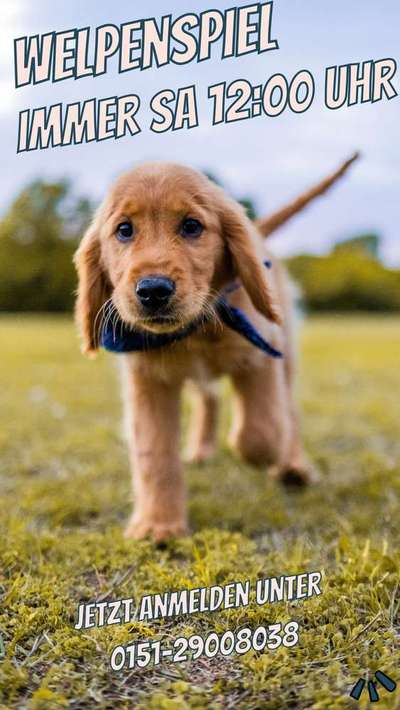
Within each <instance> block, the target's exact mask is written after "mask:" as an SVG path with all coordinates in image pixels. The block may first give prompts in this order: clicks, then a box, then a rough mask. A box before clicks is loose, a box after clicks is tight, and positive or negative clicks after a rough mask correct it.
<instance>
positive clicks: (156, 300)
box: [136, 276, 176, 315]
mask: <svg viewBox="0 0 400 710" xmlns="http://www.w3.org/2000/svg"><path fill="white" fill-rule="evenodd" d="M175 290H176V286H175V282H174V281H172V279H169V278H167V277H166V276H147V277H146V278H143V279H140V280H139V281H138V282H137V284H136V298H137V300H138V301H139V303H140V305H141V306H142V308H143V310H144V311H145V312H146V313H148V314H149V315H151V314H155V313H160V312H162V311H165V310H166V308H167V306H168V305H169V303H170V301H171V298H172V296H173V295H174V293H175Z"/></svg>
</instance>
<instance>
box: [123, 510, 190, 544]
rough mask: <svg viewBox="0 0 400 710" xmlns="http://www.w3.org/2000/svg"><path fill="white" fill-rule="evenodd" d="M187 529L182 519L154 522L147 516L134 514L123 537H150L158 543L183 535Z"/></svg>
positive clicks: (136, 538) (135, 538) (134, 538)
mask: <svg viewBox="0 0 400 710" xmlns="http://www.w3.org/2000/svg"><path fill="white" fill-rule="evenodd" d="M187 531H188V530H187V525H186V522H185V521H184V520H181V521H166V522H158V521H157V522H155V521H152V520H151V519H148V518H137V517H135V516H134V517H133V518H132V520H131V521H130V523H129V524H128V526H127V528H126V530H125V538H127V539H133V540H143V539H144V538H151V539H152V540H153V541H154V542H156V543H160V542H165V541H166V540H170V539H171V538H175V537H183V536H184V535H186V534H187Z"/></svg>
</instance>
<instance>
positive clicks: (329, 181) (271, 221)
mask: <svg viewBox="0 0 400 710" xmlns="http://www.w3.org/2000/svg"><path fill="white" fill-rule="evenodd" d="M359 155H360V154H359V153H354V155H352V156H351V158H349V159H348V160H346V161H345V162H344V163H343V164H342V165H341V166H340V168H339V169H338V170H336V171H335V172H334V173H332V175H330V176H329V177H327V178H325V180H322V182H320V183H318V185H315V186H314V187H312V188H311V190H308V191H307V192H305V193H304V194H303V195H300V197H298V198H297V200H294V201H293V202H291V203H290V204H289V205H287V206H286V207H283V208H282V209H280V210H278V212H274V214H272V215H270V216H269V217H265V218H263V219H257V220H256V222H255V224H256V226H257V227H258V229H259V231H260V232H261V234H262V235H263V236H264V237H268V236H269V235H270V234H272V232H274V231H275V230H276V229H278V227H281V226H282V224H285V222H287V221H288V220H289V219H291V217H294V215H295V214H297V213H298V212H301V210H303V209H304V208H305V207H307V205H308V204H310V202H312V201H313V200H314V199H315V198H316V197H319V196H320V195H323V194H324V193H325V192H326V191H327V190H329V188H330V187H332V185H334V184H335V182H336V181H337V180H338V179H339V178H341V177H342V175H344V174H345V173H346V172H347V170H348V169H349V167H350V165H352V164H353V163H354V162H355V161H356V160H357V159H358V158H359Z"/></svg>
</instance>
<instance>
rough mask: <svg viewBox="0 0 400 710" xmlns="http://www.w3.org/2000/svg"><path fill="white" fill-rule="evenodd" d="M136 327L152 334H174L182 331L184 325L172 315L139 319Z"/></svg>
mask: <svg viewBox="0 0 400 710" xmlns="http://www.w3.org/2000/svg"><path fill="white" fill-rule="evenodd" d="M135 327H137V328H138V329H140V330H146V331H148V332H151V333H174V332H176V331H178V330H181V329H182V327H184V324H183V323H182V321H181V320H178V318H176V317H174V316H172V315H154V316H146V317H142V318H139V319H138V320H137V321H136V323H135Z"/></svg>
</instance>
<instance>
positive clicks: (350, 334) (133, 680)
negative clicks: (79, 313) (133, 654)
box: [0, 316, 400, 710]
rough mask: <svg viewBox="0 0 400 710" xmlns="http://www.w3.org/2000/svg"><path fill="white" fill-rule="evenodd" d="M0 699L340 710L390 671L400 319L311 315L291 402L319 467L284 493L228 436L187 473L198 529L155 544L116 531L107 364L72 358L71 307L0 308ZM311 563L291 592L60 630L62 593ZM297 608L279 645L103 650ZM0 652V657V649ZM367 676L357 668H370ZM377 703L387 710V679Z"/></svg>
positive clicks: (67, 611) (121, 593) (116, 457)
mask: <svg viewBox="0 0 400 710" xmlns="http://www.w3.org/2000/svg"><path fill="white" fill-rule="evenodd" d="M0 333H1V335H0V337H1V355H0V362H1V375H0V383H1V390H0V392H1V394H0V400H1V405H0V406H1V413H0V445H1V464H0V465H1V476H0V490H1V502H0V505H1V511H0V515H1V517H0V533H1V534H0V599H1V609H0V635H1V638H2V640H3V642H4V650H5V654H3V657H2V658H0V698H1V701H0V702H1V703H2V704H1V705H0V707H1V708H14V707H15V708H17V707H18V708H19V707H21V708H27V709H28V710H42V709H43V710H48V709H50V710H51V709H52V708H63V707H72V708H91V707H98V708H132V707H135V708H136V707H138V708H143V709H144V708H153V709H154V710H156V709H157V710H158V708H161V709H165V710H175V709H179V710H180V709H181V708H182V709H184V708H207V707H209V708H214V709H217V708H243V709H246V710H251V709H252V708H254V709H257V708H271V709H275V708H276V709H277V710H278V709H281V708H315V709H316V710H317V709H320V708H347V707H353V706H354V707H359V708H366V707H368V702H367V693H366V692H365V693H364V695H363V696H362V698H361V701H360V703H358V704H357V703H355V701H352V700H350V699H349V697H348V693H349V691H350V689H351V687H352V685H353V684H354V683H355V681H356V680H357V679H358V678H359V677H360V676H363V677H372V675H373V673H374V672H375V671H376V670H377V669H381V670H383V671H385V672H386V673H387V674H388V675H389V676H391V677H392V678H393V679H395V680H396V681H397V682H398V683H399V682H400V671H399V668H400V635H399V634H400V615H399V605H400V592H399V567H400V548H399V542H400V515H399V494H400V438H399V424H400V404H399V402H400V368H399V365H400V319H399V318H397V319H395V318H379V319H378V318H372V317H371V318H368V317H346V318H345V317H343V318H342V317H340V318H334V317H329V318H324V319H314V320H310V321H309V322H308V323H307V324H306V326H305V328H304V332H303V336H302V351H303V358H302V360H303V362H302V367H301V378H300V382H299V398H300V400H301V404H302V407H303V412H304V419H303V423H304V434H305V439H306V444H307V448H308V450H309V452H310V454H311V456H312V457H313V459H314V461H315V462H316V463H317V464H318V466H319V468H320V470H321V471H322V474H323V479H322V480H323V482H322V483H321V484H319V485H318V486H317V487H315V488H314V489H312V490H306V491H302V492H297V493H294V492H291V493H290V492H286V491H284V490H281V489H280V488H278V487H277V486H276V485H275V484H273V483H271V482H268V481H266V478H265V475H264V474H263V473H262V472H260V471H258V470H255V469H252V468H249V467H247V466H245V465H243V464H242V463H241V462H240V461H238V460H237V459H236V458H235V457H234V456H233V455H231V454H230V453H229V452H228V451H226V450H224V448H223V432H224V429H226V425H227V421H228V419H229V390H228V387H227V385H223V389H224V412H223V416H222V418H221V443H222V447H221V452H220V454H219V455H218V457H217V458H216V459H215V461H213V462H212V463H210V464H209V465H205V466H203V467H196V466H190V467H188V469H187V483H188V487H189V491H190V519H191V525H192V531H193V535H192V536H191V537H188V538H186V539H183V540H181V541H177V542H174V543H171V544H170V545H169V546H168V547H167V549H164V550H158V549H154V547H153V546H152V545H151V544H150V543H148V542H141V543H136V542H128V541H125V540H124V539H123V536H122V531H123V526H124V523H125V521H126V519H127V517H128V514H129V511H130V478H129V473H128V465H127V456H126V452H125V446H124V444H123V441H122V439H121V436H120V430H121V427H120V403H119V385H118V378H117V376H116V371H115V367H114V364H113V358H112V357H111V356H108V355H105V354H102V355H101V356H100V357H99V358H98V360H97V361H95V362H91V361H88V360H86V359H84V358H83V357H82V356H81V355H80V353H79V347H78V343H77V339H76V335H75V332H74V328H73V326H72V324H71V323H70V321H69V320H67V319H64V318H59V319H56V318H50V317H32V318H28V317H19V318H18V319H16V318H15V317H11V316H10V317H3V318H2V319H1V320H0ZM311 570H323V572H324V578H323V584H322V589H323V594H322V595H321V596H320V597H317V598H313V599H310V600H306V601H302V602H296V603H292V604H288V603H278V604H273V605H270V606H265V607H260V606H256V605H255V604H254V603H253V604H252V605H251V606H249V607H246V608H243V609H230V610H227V611H222V612H217V613H214V614H197V615H193V616H190V617H186V618H184V617H182V618H178V619H176V620H175V621H171V620H163V621H157V622H148V623H144V622H141V623H139V622H134V623H132V624H130V625H129V626H126V625H125V626H110V627H107V628H100V629H92V630H88V631H86V632H85V631H83V632H77V631H75V630H74V628H73V625H74V622H75V618H76V609H77V604H78V603H79V602H80V601H85V600H86V601H89V600H93V599H99V598H103V599H104V598H113V599H118V598H121V597H134V598H135V599H136V600H139V599H140V597H141V596H142V595H144V594H148V593H152V592H163V591H167V590H174V589H181V588H187V587H201V586H209V585H212V584H224V583H227V582H231V581H239V580H246V579H250V580H251V581H252V582H255V581H256V580H257V578H259V577H264V576H272V575H275V574H295V573H297V572H302V571H311ZM288 619H295V620H297V621H298V622H299V624H300V643H299V645H298V646H296V647H294V648H291V649H279V650H278V651H275V652H272V651H266V652H264V653H261V654H260V653H256V652H254V651H251V652H249V653H248V654H246V655H244V656H240V657H239V656H236V657H235V656H230V657H227V658H224V657H221V656H220V657H217V658H216V659H214V660H204V659H201V660H200V659H199V660H198V661H196V662H191V663H190V662H187V663H186V664H182V665H172V664H169V663H164V664H163V665H161V666H159V667H157V668H156V669H154V668H149V669H146V670H138V671H136V670H135V671H128V672H123V673H120V674H115V673H112V672H111V670H110V669H109V665H108V664H109V655H110V652H111V649H112V648H113V647H114V646H115V645H117V644H118V643H127V642H129V641H130V640H132V639H146V638H149V637H154V638H162V639H163V640H165V641H166V642H169V641H171V640H172V639H174V638H176V637H177V636H181V635H184V636H188V635H190V634H193V633H200V634H206V633H208V632H210V631H217V632H218V633H220V632H223V631H224V630H226V629H232V630H234V629H236V628H238V627H242V626H251V627H252V628H256V627H257V626H258V625H259V624H266V623H271V622H274V621H276V620H281V621H287V620H288ZM1 650H2V649H1V645H0V654H1ZM368 673H369V676H368ZM379 707H381V708H399V707H400V687H398V689H397V692H395V693H394V694H392V695H389V694H388V693H387V691H385V690H383V689H382V692H381V702H380V705H379Z"/></svg>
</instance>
